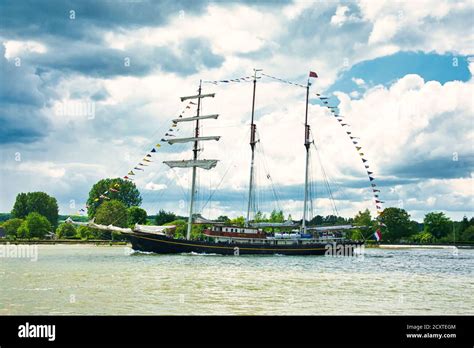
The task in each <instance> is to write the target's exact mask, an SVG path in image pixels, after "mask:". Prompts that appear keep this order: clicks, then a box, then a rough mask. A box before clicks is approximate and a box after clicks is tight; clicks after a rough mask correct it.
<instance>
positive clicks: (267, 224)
mask: <svg viewBox="0 0 474 348" xmlns="http://www.w3.org/2000/svg"><path fill="white" fill-rule="evenodd" d="M250 225H251V226H252V227H298V226H299V224H297V223H295V222H293V221H285V222H256V223H252V224H250Z"/></svg>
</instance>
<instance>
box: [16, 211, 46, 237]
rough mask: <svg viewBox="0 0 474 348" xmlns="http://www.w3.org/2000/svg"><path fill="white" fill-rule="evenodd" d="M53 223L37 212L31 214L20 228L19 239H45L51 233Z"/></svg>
mask: <svg viewBox="0 0 474 348" xmlns="http://www.w3.org/2000/svg"><path fill="white" fill-rule="evenodd" d="M51 230H52V227H51V223H50V222H49V221H48V219H46V218H45V217H44V216H42V215H41V214H38V213H36V212H32V213H29V214H28V215H27V216H26V219H25V221H23V222H22V223H21V225H20V227H19V228H18V232H17V234H18V237H20V238H44V237H45V236H46V234H47V233H48V232H51Z"/></svg>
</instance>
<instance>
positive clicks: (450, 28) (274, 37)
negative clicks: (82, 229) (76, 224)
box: [0, 0, 474, 221]
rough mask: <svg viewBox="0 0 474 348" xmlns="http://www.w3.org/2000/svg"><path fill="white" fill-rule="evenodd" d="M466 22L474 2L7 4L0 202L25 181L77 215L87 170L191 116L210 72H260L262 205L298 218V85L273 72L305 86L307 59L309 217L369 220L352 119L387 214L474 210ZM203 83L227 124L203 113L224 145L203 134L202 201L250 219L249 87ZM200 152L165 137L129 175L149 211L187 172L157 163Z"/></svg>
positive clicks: (0, 48)
mask: <svg viewBox="0 0 474 348" xmlns="http://www.w3.org/2000/svg"><path fill="white" fill-rule="evenodd" d="M473 17H474V3H473V2H472V1H456V2H452V1H440V0H435V1H418V0H417V1H388V2H385V1H365V0H362V1H343V2H337V1H318V2H311V1H263V2H254V1H242V2H231V1H217V2H212V1H203V2H199V1H176V0H174V1H142V0H130V1H128V0H124V1H107V0H97V1H80V2H77V1H24V0H22V1H2V2H1V4H0V42H1V45H0V74H1V75H0V123H1V127H0V180H1V183H0V194H1V195H0V196H1V199H0V211H2V212H8V211H10V210H11V208H12V205H13V203H14V201H15V197H16V195H17V194H18V193H20V192H29V191H44V192H47V193H48V194H50V195H52V196H54V197H56V198H57V200H58V204H59V208H60V213H61V214H77V212H78V211H79V209H81V208H84V207H85V201H86V200H87V197H88V192H89V190H90V188H91V187H92V185H93V184H94V183H95V182H97V181H98V180H100V179H102V178H109V177H110V178H113V177H123V176H124V175H126V174H127V173H128V172H129V170H130V169H133V168H134V167H135V166H136V165H137V163H139V162H142V163H143V161H142V159H143V158H144V156H146V154H147V153H149V151H150V149H152V148H153V147H154V146H155V145H156V144H157V143H159V142H160V140H161V139H162V138H163V137H164V134H165V133H166V132H167V131H168V129H170V125H171V124H172V123H171V120H172V119H174V118H177V117H178V115H179V114H180V112H182V111H183V109H184V110H185V111H186V113H185V115H187V116H193V115H194V113H195V110H192V109H185V107H186V105H187V104H186V102H184V103H182V102H181V101H180V98H179V97H181V96H187V95H193V94H195V93H196V91H197V88H198V84H199V81H200V80H201V79H202V80H204V81H215V80H219V81H220V80H228V79H235V78H240V77H246V76H250V75H252V74H253V69H254V68H256V69H262V72H260V73H259V74H260V75H259V76H260V77H261V78H260V79H258V83H257V89H256V104H255V122H256V125H257V131H258V139H259V142H258V144H257V152H256V162H255V166H256V184H257V189H256V196H257V207H258V209H260V210H262V211H263V212H266V213H268V212H270V211H271V210H273V209H282V210H283V211H284V213H285V215H288V214H291V215H292V217H293V218H294V219H299V218H301V216H302V208H303V183H304V168H305V167H304V165H305V149H304V146H303V143H304V137H303V135H304V113H305V93H306V90H305V89H304V88H301V87H299V86H295V85H291V84H286V83H282V82H280V81H277V80H274V79H271V78H269V77H267V76H266V75H270V76H274V77H278V78H281V79H283V80H286V81H291V82H296V83H298V84H303V85H305V84H306V82H307V78H308V72H309V71H315V72H317V74H318V78H317V79H313V81H312V85H311V89H310V104H309V111H308V119H309V123H310V125H311V130H312V136H313V139H314V142H315V147H312V150H311V157H310V167H311V171H310V172H311V179H312V181H313V182H314V184H313V185H312V186H313V187H314V192H313V193H314V195H313V197H314V198H315V200H314V201H313V204H312V214H313V215H316V214H320V215H328V214H333V213H334V212H336V210H335V209H337V213H338V214H339V215H342V216H345V217H352V216H354V215H355V214H356V213H357V212H358V211H360V210H363V209H366V208H367V209H369V210H370V211H371V212H372V214H373V215H375V214H376V208H375V202H374V198H373V195H372V188H371V187H370V182H369V179H368V176H367V173H366V168H365V167H364V164H363V163H362V162H361V156H360V155H359V154H358V152H357V151H356V150H355V149H354V145H353V144H352V141H351V139H349V137H348V134H347V133H346V132H347V131H350V132H351V134H352V135H353V136H357V142H358V144H357V145H359V146H361V147H362V150H361V151H362V152H363V153H364V155H363V156H364V158H365V159H367V160H368V164H369V165H370V170H371V171H372V172H373V173H374V174H373V177H374V178H375V180H374V182H375V183H376V185H377V188H378V189H380V194H379V197H380V199H381V200H382V201H383V202H384V203H383V204H382V208H386V207H392V206H393V207H400V208H404V209H406V210H407V211H408V212H409V214H410V215H411V217H412V219H415V220H417V221H422V220H423V217H424V215H425V214H426V213H427V212H430V211H442V212H445V213H446V214H447V215H448V216H450V217H451V218H453V219H461V218H462V217H463V216H464V215H467V216H469V217H470V216H473V215H474V212H473V210H474V195H473V188H474V186H473V169H474V147H473V144H474V143H473V140H474V127H473V120H474V118H473V115H474V112H473V111H474V104H473V103H474V88H473V87H474V80H473V73H474V60H473V54H474V30H473V21H472V19H473ZM262 73H263V74H266V75H261V74H262ZM203 93H216V96H215V98H206V99H203V110H202V112H203V113H205V114H213V113H217V114H219V118H218V119H217V120H206V121H204V122H202V128H201V135H219V136H221V139H220V140H219V141H218V142H214V141H213V142H206V143H203V146H202V151H201V152H200V158H205V159H218V160H219V162H218V165H217V166H216V168H215V169H212V170H210V171H205V170H198V172H199V175H198V184H199V185H198V186H199V190H198V201H197V204H196V212H199V213H201V214H202V215H203V216H205V217H208V218H216V217H218V216H219V215H228V216H231V217H232V216H238V215H243V214H245V211H246V206H247V201H246V200H247V198H246V197H247V190H248V181H249V164H250V146H249V125H250V113H251V101H252V83H251V82H245V81H242V82H239V83H217V84H212V83H203ZM316 93H319V94H320V95H322V96H326V97H328V98H329V99H328V100H329V101H330V105H334V106H338V107H339V115H341V116H343V117H344V123H346V124H348V125H347V126H344V127H342V126H341V125H340V124H339V122H337V120H336V119H335V118H334V117H333V116H331V113H330V112H329V111H328V109H327V108H325V107H324V106H323V105H322V104H321V101H320V100H319V99H318V98H317V95H316ZM173 131H174V132H175V133H176V134H179V136H191V134H192V131H193V130H192V126H191V125H190V124H184V123H183V124H182V125H181V124H180V127H179V128H177V129H174V130H173ZM353 140H354V139H353ZM316 148H317V151H316ZM191 155H192V153H191V147H190V145H187V144H182V145H177V144H175V145H168V144H165V143H162V146H161V147H160V148H159V149H158V150H157V152H156V153H153V156H152V161H153V162H150V163H149V164H150V165H149V166H148V167H142V168H145V170H144V171H135V172H136V175H135V176H133V178H134V182H135V183H136V185H137V187H138V188H139V190H140V192H141V194H142V197H143V204H142V206H143V207H144V208H145V209H146V210H147V211H148V213H149V214H155V213H156V212H157V211H158V210H160V209H165V210H169V211H173V212H176V213H178V214H182V215H186V214H187V211H188V206H187V204H188V203H187V201H188V197H189V191H190V189H189V186H190V171H189V170H185V169H169V168H168V167H167V166H166V165H164V164H163V163H162V162H163V161H165V160H174V159H189V158H191ZM324 178H326V179H327V180H328V182H329V183H330V188H331V193H332V197H333V199H332V200H331V199H330V194H329V192H328V190H327V189H326V186H325V182H324ZM332 202H334V205H335V207H336V208H334V205H333V203H332Z"/></svg>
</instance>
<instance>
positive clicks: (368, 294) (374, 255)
mask: <svg viewBox="0 0 474 348" xmlns="http://www.w3.org/2000/svg"><path fill="white" fill-rule="evenodd" d="M0 314H2V315H5V314H6V315H8V314H131V315H132V314H171V315H181V314H198V315H202V314H205V315H209V314H210V315H213V314H216V315H217V314H243V315H252V314H277V315H279V314H280V315H281V314H283V315H286V314H303V315H315V314H316V315H326V314H474V250H458V251H457V252H455V251H454V250H453V249H412V250H387V249H366V250H365V255H364V256H363V257H352V258H340V257H328V256H306V257H304V256H303V257H297V256H238V257H237V256H217V255H153V254H142V253H133V252H131V250H130V248H128V247H110V246H91V245H43V246H39V247H38V260H37V261H36V262H32V261H30V260H29V259H25V258H4V257H3V258H0Z"/></svg>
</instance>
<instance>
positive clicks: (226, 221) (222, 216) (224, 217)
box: [217, 215, 230, 223]
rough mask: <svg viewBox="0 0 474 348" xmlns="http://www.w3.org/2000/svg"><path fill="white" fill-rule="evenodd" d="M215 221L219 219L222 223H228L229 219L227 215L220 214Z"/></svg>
mask: <svg viewBox="0 0 474 348" xmlns="http://www.w3.org/2000/svg"><path fill="white" fill-rule="evenodd" d="M217 221H220V222H224V223H228V222H229V221H230V219H229V217H228V216H225V215H221V216H219V217H218V218H217Z"/></svg>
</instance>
